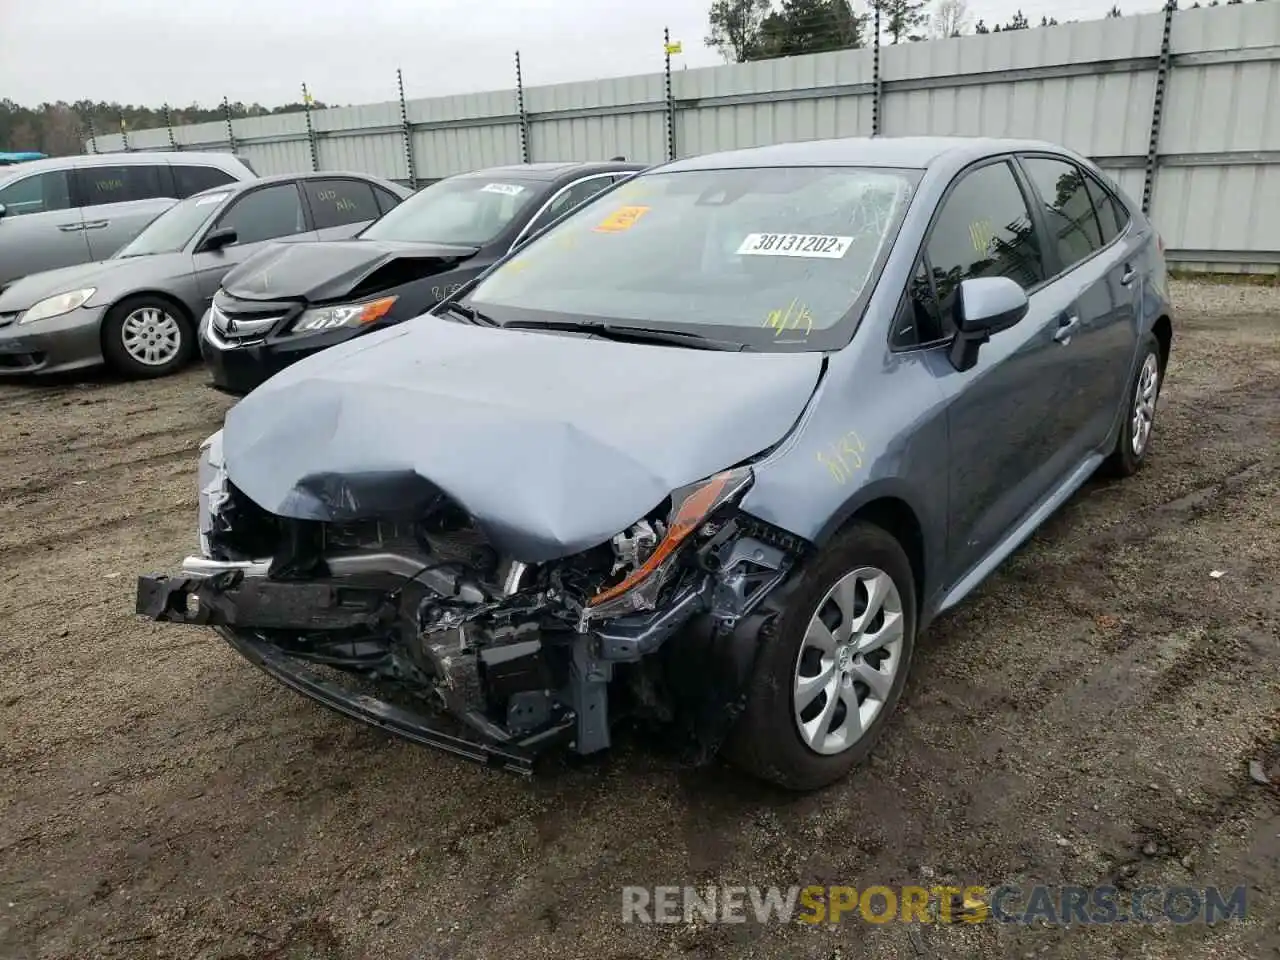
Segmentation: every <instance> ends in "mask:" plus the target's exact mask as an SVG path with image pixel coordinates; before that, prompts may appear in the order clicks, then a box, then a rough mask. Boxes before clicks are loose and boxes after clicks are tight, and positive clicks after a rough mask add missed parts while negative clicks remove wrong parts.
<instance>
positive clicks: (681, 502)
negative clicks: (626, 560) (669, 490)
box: [584, 467, 754, 620]
mask: <svg viewBox="0 0 1280 960" xmlns="http://www.w3.org/2000/svg"><path fill="white" fill-rule="evenodd" d="M753 479H754V475H753V474H752V472H751V469H750V468H749V467H738V468H737V469H735V470H726V471H724V472H723V473H717V474H716V475H715V476H713V477H710V478H708V479H706V480H703V481H701V482H699V483H695V484H691V485H690V486H688V487H683V488H681V489H680V490H677V491H676V492H675V493H673V494H672V495H671V512H670V514H669V515H668V518H667V530H666V534H665V535H664V536H663V538H662V540H661V542H659V543H658V545H657V546H656V547H655V548H654V550H653V552H652V553H651V554H649V556H648V557H647V558H646V559H645V561H644V563H642V564H641V565H640V566H639V567H637V568H636V569H635V570H634V571H633V572H632V573H630V574H629V575H628V576H626V577H625V578H623V580H622V581H621V582H619V583H616V584H614V585H613V586H611V587H607V588H605V589H604V590H601V591H600V592H599V593H597V594H596V595H595V596H593V597H592V598H591V599H590V600H589V601H587V606H586V609H585V611H584V612H585V614H586V616H587V617H588V618H590V619H593V620H594V619H603V618H605V617H620V616H623V615H624V614H628V613H634V612H636V611H637V610H651V609H653V606H654V602H655V600H656V599H657V595H658V591H660V590H661V589H662V585H663V584H664V583H666V582H667V578H668V576H669V575H670V573H671V570H672V568H673V567H674V566H675V562H676V558H677V556H678V554H679V552H680V548H681V547H682V546H683V545H684V544H685V543H686V542H687V541H688V540H689V538H690V537H692V536H693V534H694V533H696V532H697V530H698V528H699V527H701V526H702V525H703V524H704V523H706V522H707V520H708V519H710V518H711V515H712V514H714V513H715V512H716V511H717V510H719V509H720V508H721V507H722V506H724V505H725V504H726V503H729V502H730V501H733V500H736V499H737V498H739V497H741V496H742V494H743V493H745V492H746V490H747V488H748V487H750V486H751V481H752V480H753Z"/></svg>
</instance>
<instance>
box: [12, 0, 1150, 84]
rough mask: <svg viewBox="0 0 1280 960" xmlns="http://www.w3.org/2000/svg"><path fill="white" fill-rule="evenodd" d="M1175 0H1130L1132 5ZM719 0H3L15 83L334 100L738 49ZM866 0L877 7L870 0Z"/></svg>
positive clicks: (1025, 2)
mask: <svg viewBox="0 0 1280 960" xmlns="http://www.w3.org/2000/svg"><path fill="white" fill-rule="evenodd" d="M1112 2H1113V0H968V5H969V12H970V19H971V20H972V21H976V20H977V19H978V18H979V17H982V18H985V20H986V21H987V23H988V24H992V23H999V22H1003V21H1005V20H1007V19H1008V18H1009V17H1010V16H1011V15H1012V14H1013V12H1014V11H1015V10H1017V9H1018V8H1019V7H1020V8H1021V9H1022V10H1023V12H1024V14H1025V16H1026V17H1027V19H1029V20H1031V21H1032V22H1033V23H1038V22H1039V21H1040V17H1041V16H1042V15H1044V14H1049V15H1051V16H1055V17H1057V18H1058V19H1059V20H1066V19H1078V20H1085V19H1093V18H1095V17H1100V16H1102V15H1103V14H1105V13H1106V11H1107V10H1108V9H1110V7H1111V4H1112ZM1159 5H1160V4H1159V0H1120V6H1121V9H1122V10H1124V12H1125V13H1130V12H1139V11H1149V10H1152V9H1158V8H1159ZM709 6H710V0H629V2H628V0H0V97H7V98H9V99H11V100H16V101H18V102H19V103H23V104H36V103H40V102H43V101H46V100H50V101H55V100H66V101H74V100H78V99H82V98H83V99H91V100H108V101H111V100H118V101H120V102H122V103H135V104H146V105H148V106H158V105H160V104H161V103H164V102H165V101H166V100H167V101H168V102H169V103H170V104H172V105H174V106H178V105H186V104H188V103H191V102H192V101H196V102H199V103H202V104H205V105H212V104H215V103H217V102H219V101H220V100H221V99H222V97H223V96H224V95H226V96H228V97H229V98H230V99H231V100H233V101H236V100H240V101H244V102H246V103H251V102H254V101H257V102H258V103H262V104H264V105H268V106H270V105H273V104H278V103H285V102H291V101H297V100H298V99H299V98H300V96H301V90H300V86H299V85H300V84H301V83H302V82H303V81H306V83H307V84H308V86H309V88H310V91H311V94H312V96H314V97H315V98H316V99H317V100H322V101H325V102H327V103H341V104H356V103H369V102H375V101H380V100H394V99H395V97H396V87H395V69H396V67H401V68H402V69H403V70H404V77H405V87H406V94H407V95H408V96H409V97H410V98H415V97H431V96H442V95H445V94H453V93H472V92H476V91H481V90H501V89H509V88H511V87H513V86H514V85H515V78H514V65H513V57H514V52H515V50H516V49H519V50H520V53H521V59H522V61H523V66H524V73H525V83H526V84H527V85H536V84H542V83H560V82H564V81H569V80H587V79H592V78H596V77H607V76H614V77H616V76H626V75H628V74H636V73H649V72H653V71H658V70H661V69H662V29H663V27H664V26H668V27H670V28H671V36H672V39H673V40H679V41H681V42H682V43H683V45H684V53H683V55H681V56H677V57H675V58H674V60H673V65H674V66H675V68H676V69H679V68H680V67H681V66H689V67H701V66H713V65H715V64H718V63H721V62H723V61H722V60H721V59H720V57H719V55H718V54H717V53H716V51H714V50H712V49H710V48H708V47H705V46H704V45H703V42H702V40H703V37H705V36H706V32H707V8H708V7H709ZM855 7H856V8H858V9H865V2H864V0H855Z"/></svg>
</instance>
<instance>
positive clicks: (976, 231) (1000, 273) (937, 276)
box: [917, 161, 1045, 317]
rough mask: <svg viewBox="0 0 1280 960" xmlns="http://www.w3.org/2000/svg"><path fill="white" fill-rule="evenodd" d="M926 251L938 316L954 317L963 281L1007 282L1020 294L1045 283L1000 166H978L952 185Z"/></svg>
mask: <svg viewBox="0 0 1280 960" xmlns="http://www.w3.org/2000/svg"><path fill="white" fill-rule="evenodd" d="M926 252H927V255H928V259H929V267H930V269H931V270H932V273H933V286H934V288H935V289H936V291H937V309H938V315H939V316H940V317H950V316H953V314H954V309H955V297H956V292H957V290H958V289H959V287H960V282H961V281H962V280H970V279H974V278H976V277H1008V278H1009V279H1011V280H1014V281H1016V282H1017V283H1018V284H1019V285H1020V286H1021V287H1022V288H1023V289H1024V290H1025V289H1028V288H1030V287H1033V286H1035V285H1036V284H1038V283H1039V282H1040V281H1042V280H1044V279H1045V268H1044V260H1043V258H1042V255H1041V251H1040V243H1039V240H1038V239H1037V236H1036V231H1035V227H1034V225H1033V224H1032V221H1031V213H1030V211H1029V210H1028V208H1027V202H1026V198H1025V197H1023V195H1022V190H1021V188H1020V187H1019V186H1018V181H1017V179H1016V178H1015V177H1014V175H1013V171H1012V170H1011V169H1010V167H1009V164H1008V163H1006V162H1003V161H1002V162H1000V163H992V164H988V165H986V166H984V167H979V168H978V169H977V170H974V171H972V172H970V173H967V174H965V175H964V179H962V180H961V181H960V182H959V183H957V184H956V186H955V188H954V189H953V190H952V191H951V193H950V194H949V195H948V196H947V199H946V200H944V201H943V204H942V209H941V210H940V211H939V212H938V217H937V220H936V221H935V222H934V225H933V229H932V232H931V233H930V235H929V242H928V244H927V246H926ZM917 289H923V287H917Z"/></svg>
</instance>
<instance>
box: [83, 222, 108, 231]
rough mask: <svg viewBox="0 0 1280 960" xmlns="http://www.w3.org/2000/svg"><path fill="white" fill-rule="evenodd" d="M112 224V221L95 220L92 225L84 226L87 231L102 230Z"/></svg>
mask: <svg viewBox="0 0 1280 960" xmlns="http://www.w3.org/2000/svg"><path fill="white" fill-rule="evenodd" d="M110 223H111V221H110V220H94V221H93V222H92V223H86V224H85V225H84V228H85V229H86V230H101V229H102V228H103V227H105V226H108V225H109V224H110Z"/></svg>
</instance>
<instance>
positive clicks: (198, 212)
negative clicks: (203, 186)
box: [115, 191, 231, 260]
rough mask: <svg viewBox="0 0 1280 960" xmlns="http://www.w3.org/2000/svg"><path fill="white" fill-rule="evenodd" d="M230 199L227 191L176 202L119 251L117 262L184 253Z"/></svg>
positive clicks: (116, 256) (116, 257)
mask: <svg viewBox="0 0 1280 960" xmlns="http://www.w3.org/2000/svg"><path fill="white" fill-rule="evenodd" d="M229 196H231V194H230V193H229V192H225V191H224V192H221V193H205V194H200V195H199V196H195V197H188V198H187V199H186V200H181V201H179V202H178V203H175V204H174V205H173V206H172V207H170V208H169V209H168V210H166V211H165V212H164V213H162V214H160V216H158V217H156V218H155V219H154V220H152V221H151V222H150V223H149V224H147V226H146V227H145V228H144V229H143V231H142V232H141V233H140V234H138V235H137V236H136V237H134V238H133V239H132V240H131V241H129V242H128V243H126V244H125V245H124V246H123V247H121V248H120V249H119V250H117V251H116V255H115V259H117V260H119V259H122V258H124V257H145V256H148V255H150V254H153V253H178V252H180V251H181V250H182V249H183V248H184V247H186V245H187V243H188V242H189V241H190V240H191V238H192V237H194V236H195V235H196V231H198V230H199V229H200V228H201V227H203V226H204V225H205V224H206V223H208V222H209V218H210V217H212V216H213V215H214V213H216V212H217V211H218V210H219V209H220V208H221V207H222V202H223V201H224V200H226V199H227V197H229Z"/></svg>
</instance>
